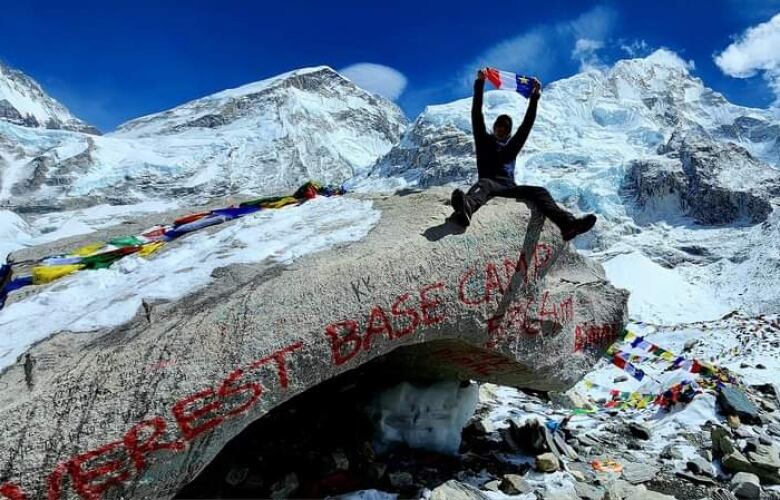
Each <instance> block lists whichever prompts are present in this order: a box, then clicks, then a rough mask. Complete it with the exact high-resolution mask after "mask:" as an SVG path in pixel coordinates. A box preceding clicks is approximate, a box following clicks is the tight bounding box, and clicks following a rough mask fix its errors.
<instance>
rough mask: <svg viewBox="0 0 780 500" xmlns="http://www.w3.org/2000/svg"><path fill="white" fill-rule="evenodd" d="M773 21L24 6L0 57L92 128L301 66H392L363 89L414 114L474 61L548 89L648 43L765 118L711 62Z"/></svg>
mask: <svg viewBox="0 0 780 500" xmlns="http://www.w3.org/2000/svg"><path fill="white" fill-rule="evenodd" d="M778 12H780V0H764V1H759V0H717V1H716V0H687V1H663V0H661V1H655V2H634V1H631V2H612V3H605V2H588V1H569V2H564V1H559V0H545V1H543V2H516V1H510V0H504V1H502V2H475V1H470V2H461V1H457V0H449V1H447V2H425V1H420V0H417V1H406V0H401V1H395V2H366V1H365V0H362V1H337V0H331V1H309V2H305V1H296V0H290V1H286V2H265V1H249V0H247V1H234V0H220V1H200V0H189V1H187V2H166V1H161V0H158V1H147V0H134V1H127V0H112V1H110V2H106V1H104V0H103V1H100V2H98V1H81V2H79V1H73V2H63V1H61V0H59V1H35V0H27V1H24V2H3V3H2V4H0V60H2V61H3V62H5V63H6V64H9V65H11V66H13V67H16V68H19V69H21V70H22V71H24V72H26V73H27V74H29V75H31V76H32V77H33V78H35V79H37V80H38V81H39V82H40V83H41V84H42V85H43V86H44V88H45V89H46V90H47V91H48V92H49V93H50V94H52V95H53V96H54V97H56V98H57V99H59V100H60V101H62V102H63V103H64V104H65V105H66V106H68V107H69V108H70V109H71V110H72V111H73V112H74V113H75V114H76V115H77V116H79V117H81V118H83V119H85V120H87V121H88V122H90V123H93V124H96V125H97V126H98V127H99V128H101V129H102V130H106V131H108V130H111V129H113V128H114V127H115V126H116V125H118V124H119V123H121V122H123V121H126V120H128V119H131V118H135V117H138V116H141V115H144V114H148V113H152V112H156V111H161V110H164V109H168V108H170V107H173V106H175V105H177V104H180V103H183V102H185V101H188V100H191V99H193V98H197V97H201V96H204V95H208V94H210V93H213V92H216V91H219V90H222V89H225V88H229V87H235V86H238V85H242V84H244V83H248V82H251V81H255V80H260V79H262V78H265V77H268V76H273V75H275V74H278V73H282V72H284V71H288V70H290V69H294V68H298V67H303V66H313V65H320V64H327V65H330V66H332V67H334V68H336V69H343V68H346V67H349V66H351V65H353V64H357V63H373V64H379V65H383V66H387V67H389V68H393V70H394V71H391V72H388V73H380V72H377V73H374V74H376V75H382V79H381V81H379V82H374V84H378V85H380V86H381V85H382V84H383V83H384V85H387V82H391V85H390V87H392V88H390V89H382V90H383V91H389V92H391V93H393V92H394V93H398V91H399V90H401V89H403V91H402V93H400V96H398V97H397V99H396V101H397V102H398V104H399V105H400V106H401V107H402V108H403V109H404V111H405V112H406V113H407V115H408V116H410V118H413V117H414V116H416V115H417V114H418V113H419V112H420V111H421V110H422V109H423V107H424V106H425V105H426V104H433V103H439V102H446V101H450V100H452V99H455V98H459V97H465V96H467V95H469V91H470V89H469V85H468V80H469V79H470V78H471V77H472V74H473V72H474V70H475V69H476V67H477V66H478V65H480V64H482V63H484V62H490V63H492V65H494V66H497V67H500V68H502V69H506V70H515V71H517V72H520V73H525V74H531V75H536V76H538V77H540V78H541V79H542V81H543V82H550V81H553V80H556V79H559V78H563V77H566V76H570V75H572V74H574V73H576V72H578V71H579V69H580V67H581V66H583V64H585V65H588V64H590V65H604V64H611V63H612V62H614V61H615V60H616V59H620V58H624V57H628V56H629V53H633V54H636V55H639V56H641V55H646V54H648V53H650V52H651V51H652V50H654V49H656V48H659V47H666V48H668V49H671V50H673V51H675V52H677V53H678V54H679V55H680V57H682V58H683V59H685V60H693V61H694V63H695V71H694V72H695V74H696V75H697V76H699V77H701V78H702V79H703V80H704V81H705V83H706V84H707V85H709V86H710V87H713V88H715V89H716V90H718V91H720V92H723V93H724V94H725V95H726V96H727V98H728V99H729V100H731V101H733V102H735V103H738V104H742V105H749V106H756V107H768V106H770V105H771V104H772V103H773V102H774V101H775V99H776V95H775V94H776V92H777V91H778V88H779V87H778V86H777V83H778V82H780V79H776V80H772V78H773V76H772V75H775V76H776V74H777V72H775V73H772V72H771V71H769V70H768V71H764V70H766V68H767V64H768V63H766V62H760V63H756V64H763V65H764V66H757V67H756V68H758V69H755V68H754V69H753V70H751V67H750V66H749V65H748V68H747V70H746V71H745V70H744V67H742V66H741V68H742V69H737V70H730V72H731V73H732V74H737V73H739V75H738V76H740V78H736V77H733V76H729V75H727V74H725V73H724V70H723V69H721V67H719V66H718V65H717V64H716V63H715V61H714V57H715V56H716V55H717V54H719V53H721V52H722V51H723V50H725V49H726V48H727V47H728V46H729V45H730V44H732V43H733V42H735V37H740V36H742V35H743V34H744V33H745V30H747V29H749V28H750V27H752V26H756V25H760V24H761V23H764V22H766V21H768V20H769V19H770V18H772V16H773V15H774V14H777V13H778ZM578 40H584V42H580V45H579V47H580V49H581V50H580V51H579V52H577V51H576V50H575V49H576V47H577V43H578ZM586 49H587V50H586ZM777 52H780V50H778V51H777ZM775 62H776V61H775ZM739 63H740V64H741V63H744V60H743V59H739ZM772 64H775V63H772ZM732 66H733V65H732ZM743 66H744V64H743ZM774 68H775V69H776V68H780V64H777V65H776V66H774ZM770 70H771V68H770ZM369 73H370V72H369ZM369 76H370V74H369ZM748 76H750V77H748ZM393 82H394V84H393ZM773 82H774V83H775V85H776V87H775V88H773V87H772V83H773ZM404 83H405V85H404ZM773 90H774V92H773Z"/></svg>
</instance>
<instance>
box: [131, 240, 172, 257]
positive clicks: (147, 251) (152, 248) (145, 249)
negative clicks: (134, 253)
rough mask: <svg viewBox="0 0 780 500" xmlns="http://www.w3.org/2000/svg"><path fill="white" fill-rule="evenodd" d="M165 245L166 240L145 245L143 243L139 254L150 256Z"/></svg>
mask: <svg viewBox="0 0 780 500" xmlns="http://www.w3.org/2000/svg"><path fill="white" fill-rule="evenodd" d="M164 245H165V242H164V241H155V242H154V243H147V244H145V245H141V249H140V250H139V251H138V255H140V256H141V257H148V256H150V255H152V254H153V253H154V252H156V251H157V250H159V249H160V248H162V247H163V246H164Z"/></svg>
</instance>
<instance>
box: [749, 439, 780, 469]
mask: <svg viewBox="0 0 780 500" xmlns="http://www.w3.org/2000/svg"><path fill="white" fill-rule="evenodd" d="M747 458H748V460H750V461H751V462H752V463H754V464H755V465H756V466H757V467H761V468H762V469H768V470H777V469H780V456H778V449H777V447H775V446H771V445H770V446H767V445H765V444H760V443H759V444H758V445H756V446H755V451H748V452H747Z"/></svg>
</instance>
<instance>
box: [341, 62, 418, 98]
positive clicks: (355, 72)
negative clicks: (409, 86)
mask: <svg viewBox="0 0 780 500" xmlns="http://www.w3.org/2000/svg"><path fill="white" fill-rule="evenodd" d="M339 73H341V74H342V75H344V76H345V77H347V78H349V79H350V80H352V81H353V82H354V83H355V84H356V85H357V86H358V87H361V88H363V89H365V90H368V91H369V92H373V93H375V94H379V95H381V96H384V97H387V98H388V99H390V100H392V101H395V100H396V99H398V97H400V96H401V94H403V92H404V89H405V88H406V83H407V79H406V77H405V76H404V75H403V73H401V72H400V71H398V70H396V69H393V68H391V67H389V66H384V65H382V64H373V63H358V64H353V65H351V66H347V67H346V68H344V69H341V70H339Z"/></svg>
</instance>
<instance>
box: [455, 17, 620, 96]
mask: <svg viewBox="0 0 780 500" xmlns="http://www.w3.org/2000/svg"><path fill="white" fill-rule="evenodd" d="M616 20H617V11H615V10H614V9H612V8H610V7H602V6H599V7H595V8H593V9H591V10H589V11H587V12H585V13H583V14H581V15H580V16H578V17H575V18H573V19H569V20H565V21H560V22H557V23H551V24H544V25H540V26H537V27H535V28H533V29H531V30H529V31H526V32H525V33H520V34H518V35H515V36H513V37H510V38H507V39H506V40H503V41H501V42H499V43H497V44H495V45H493V46H492V47H490V48H488V49H487V50H485V51H484V52H483V53H482V54H480V55H479V56H478V57H477V58H475V59H474V60H473V61H472V62H471V63H470V64H469V65H467V66H466V67H465V68H464V70H463V72H462V74H461V75H460V80H461V81H462V82H464V83H467V84H468V85H470V82H471V81H473V79H474V73H475V72H476V70H477V69H478V68H481V67H485V66H492V67H496V68H500V69H504V70H507V71H516V72H518V73H523V74H529V75H534V76H539V77H541V78H544V77H545V76H546V75H548V74H551V73H552V70H553V69H554V68H556V67H558V66H559V65H561V64H564V63H566V62H567V60H568V59H569V58H570V57H572V52H570V51H569V50H570V49H569V47H573V48H574V49H573V50H575V51H576V44H577V41H578V40H588V41H589V42H588V43H602V44H603V43H604V40H605V39H606V38H607V37H608V36H609V34H610V32H611V31H612V29H613V27H614V25H615V22H616ZM593 52H594V54H592V55H595V50H594V51H593Z"/></svg>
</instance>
